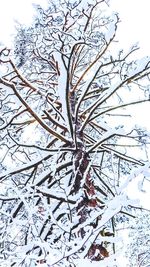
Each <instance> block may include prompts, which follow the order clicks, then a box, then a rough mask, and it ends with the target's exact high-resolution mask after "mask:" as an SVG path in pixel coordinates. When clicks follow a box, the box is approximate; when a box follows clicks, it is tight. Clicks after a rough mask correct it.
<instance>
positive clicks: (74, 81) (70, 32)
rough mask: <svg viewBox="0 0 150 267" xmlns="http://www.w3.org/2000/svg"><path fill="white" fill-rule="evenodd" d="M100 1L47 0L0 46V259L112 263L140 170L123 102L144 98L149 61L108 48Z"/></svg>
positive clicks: (142, 135) (140, 142)
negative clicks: (118, 232) (7, 44)
mask: <svg viewBox="0 0 150 267" xmlns="http://www.w3.org/2000/svg"><path fill="white" fill-rule="evenodd" d="M106 7H107V8H108V6H107V3H106V1H104V0H86V1H85V0H84V1H83V0H82V1H81V0H80V1H79V0H78V1H75V0H73V1H67V0H59V1H52V0H51V1H49V8H48V9H47V10H43V9H42V8H40V7H39V6H37V7H36V8H37V12H38V13H37V17H36V18H35V21H34V23H33V25H32V26H31V27H30V28H28V29H26V28H21V29H19V30H18V35H17V37H16V40H15V49H14V53H13V51H10V50H9V49H7V48H1V50H0V63H1V73H0V105H1V117H0V155H1V156H0V157H1V158H0V164H1V165H0V166H1V174H0V183H1V188H2V190H1V194H0V205H1V210H0V218H1V225H0V233H1V248H0V249H1V256H0V257H1V263H2V264H3V266H32V267H33V266H37V265H38V266H51V267H52V266H55V267H58V266H63V267H64V266H65V267H67V266H68V267H72V266H78V267H80V266H82V265H83V264H87V265H88V266H103V267H104V266H116V265H117V251H116V242H117V241H118V237H117V236H116V231H115V228H116V227H117V222H118V220H119V218H120V217H121V218H122V216H127V217H128V216H130V212H129V210H128V207H129V208H131V207H132V206H133V201H132V200H130V199H129V198H128V196H127V192H126V188H127V187H128V185H129V183H130V182H131V181H132V180H133V179H135V178H136V176H138V175H139V174H141V176H142V179H143V177H144V176H146V174H147V172H148V171H149V163H148V160H147V155H146V153H145V147H146V142H147V138H148V133H147V132H146V131H143V129H141V128H138V127H137V126H134V125H132V128H130V127H129V126H128V121H129V119H130V114H128V107H130V106H131V105H135V104H141V106H142V107H143V103H144V102H147V101H149V87H148V83H149V73H150V58H149V57H146V58H143V59H140V60H133V57H132V54H133V53H134V52H135V51H136V50H137V49H138V47H137V45H134V46H133V47H131V48H130V50H129V51H128V52H127V53H124V52H123V51H122V50H120V51H118V52H116V51H115V48H114V47H115V36H116V31H117V25H118V22H119V17H118V15H117V14H112V15H110V14H109V13H108V11H107V12H104V9H106ZM108 9H109V8H108ZM133 148H134V149H133Z"/></svg>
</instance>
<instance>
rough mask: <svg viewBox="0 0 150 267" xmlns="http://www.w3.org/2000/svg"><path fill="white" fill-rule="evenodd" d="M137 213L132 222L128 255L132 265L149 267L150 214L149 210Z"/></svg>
mask: <svg viewBox="0 0 150 267" xmlns="http://www.w3.org/2000/svg"><path fill="white" fill-rule="evenodd" d="M136 215H137V216H136V219H134V220H133V221H132V223H130V228H129V241H128V246H127V250H126V257H128V259H129V263H130V264H129V266H130V267H132V266H138V267H148V266H150V253H149V243H150V232H149V220H150V214H149V211H140V212H139V211H138V212H137V213H136Z"/></svg>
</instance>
